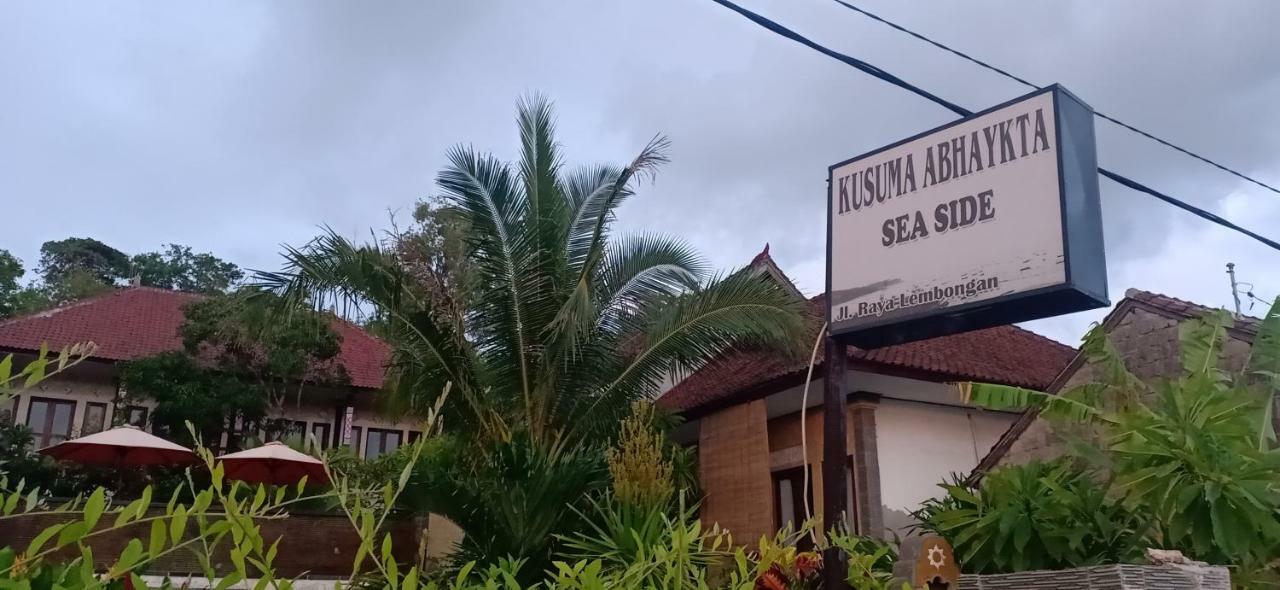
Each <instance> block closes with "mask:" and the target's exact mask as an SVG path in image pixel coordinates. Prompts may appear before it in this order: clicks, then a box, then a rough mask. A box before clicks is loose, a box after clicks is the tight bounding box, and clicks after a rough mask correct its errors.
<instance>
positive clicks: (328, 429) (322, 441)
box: [307, 422, 333, 449]
mask: <svg viewBox="0 0 1280 590" xmlns="http://www.w3.org/2000/svg"><path fill="white" fill-rule="evenodd" d="M317 428H319V429H322V430H323V432H324V434H323V436H322V435H320V434H317V433H316V429H317ZM307 434H308V435H309V436H310V435H314V436H315V437H316V443H318V444H319V445H320V448H321V449H327V448H329V447H331V446H333V440H332V438H333V425H332V424H329V423H328V422H312V423H311V427H310V428H308V429H307Z"/></svg>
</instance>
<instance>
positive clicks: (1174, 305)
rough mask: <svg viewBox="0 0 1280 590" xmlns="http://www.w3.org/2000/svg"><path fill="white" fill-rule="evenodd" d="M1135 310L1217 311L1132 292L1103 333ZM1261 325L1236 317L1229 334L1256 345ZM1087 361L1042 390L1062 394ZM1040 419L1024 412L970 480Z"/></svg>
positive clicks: (1077, 360)
mask: <svg viewBox="0 0 1280 590" xmlns="http://www.w3.org/2000/svg"><path fill="white" fill-rule="evenodd" d="M1135 309H1143V310H1146V311H1149V312H1152V313H1156V314H1159V315H1163V316H1165V317H1168V318H1171V319H1175V320H1178V321H1183V320H1189V319H1193V318H1197V317H1200V316H1203V315H1204V314H1206V313H1209V312H1211V311H1215V309H1214V308H1211V307H1208V306H1204V305H1200V304H1198V303H1193V302H1191V301H1186V300H1183V299H1178V298H1176V297H1170V296H1168V295H1164V294H1161V293H1153V292H1150V291H1143V290H1141V289H1129V290H1127V291H1125V292H1124V299H1121V300H1120V302H1119V303H1116V305H1115V307H1113V308H1112V309H1111V311H1110V312H1108V313H1107V316H1106V317H1105V318H1103V320H1102V323H1101V326H1102V330H1103V331H1104V332H1106V333H1108V334H1109V333H1110V332H1111V331H1112V330H1113V329H1115V327H1116V326H1118V325H1120V323H1121V322H1122V321H1123V320H1124V318H1125V317H1126V316H1128V315H1129V314H1131V313H1132V312H1133V311H1134V310H1135ZM1261 323H1262V320H1261V319H1260V318H1255V317H1251V316H1239V317H1236V318H1235V321H1234V323H1233V325H1232V327H1231V328H1230V330H1229V333H1230V335H1231V337H1233V338H1238V339H1240V340H1243V341H1245V342H1249V343H1252V342H1253V338H1254V336H1256V335H1257V333H1258V327H1259V326H1260V325H1261ZM1085 362H1086V358H1085V355H1084V352H1083V351H1079V352H1077V354H1076V355H1075V356H1074V357H1073V358H1072V359H1071V361H1070V363H1068V365H1067V367H1066V368H1065V369H1064V370H1063V371H1062V373H1061V374H1060V375H1058V377H1057V378H1055V379H1054V380H1053V382H1052V383H1050V384H1049V385H1048V386H1046V387H1043V388H1041V389H1042V390H1043V391H1047V392H1050V393H1055V394H1056V393H1057V392H1059V391H1061V390H1062V388H1063V387H1064V386H1066V384H1067V382H1068V381H1069V380H1070V379H1071V377H1072V376H1073V375H1075V373H1076V371H1078V370H1079V369H1080V368H1081V367H1083V366H1084V364H1085ZM1038 418H1039V412H1037V411H1035V410H1027V411H1024V412H1022V415H1021V416H1019V417H1018V420H1017V421H1015V422H1014V423H1013V424H1012V425H1010V426H1009V429H1008V430H1006V431H1005V433H1004V434H1003V435H1001V436H1000V439H999V440H998V441H996V444H994V445H992V447H991V449H990V450H989V451H987V454H986V455H985V456H984V457H983V458H982V460H981V461H979V462H978V465H977V467H974V469H973V472H972V473H970V474H969V478H968V479H969V481H970V482H973V481H977V479H978V478H980V477H981V476H982V475H983V474H985V473H986V472H987V471H990V470H991V469H994V468H995V467H996V466H997V465H999V463H1000V460H1001V459H1003V458H1004V456H1005V455H1006V454H1008V452H1009V450H1010V449H1012V448H1013V445H1014V443H1016V442H1017V441H1018V438H1019V437H1021V436H1022V433H1024V432H1026V431H1027V429H1028V428H1030V427H1031V425H1032V424H1033V423H1034V422H1035V421H1036V420H1037V419H1038Z"/></svg>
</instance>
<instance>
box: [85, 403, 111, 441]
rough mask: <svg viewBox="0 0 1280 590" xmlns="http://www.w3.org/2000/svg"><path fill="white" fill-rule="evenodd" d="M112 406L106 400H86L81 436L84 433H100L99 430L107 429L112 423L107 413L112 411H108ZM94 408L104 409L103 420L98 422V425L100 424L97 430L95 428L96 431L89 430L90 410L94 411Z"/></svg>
mask: <svg viewBox="0 0 1280 590" xmlns="http://www.w3.org/2000/svg"><path fill="white" fill-rule="evenodd" d="M110 407H111V405H110V404H108V403H106V402H85V404H84V418H83V419H81V420H80V436H84V435H87V434H96V433H99V432H102V431H104V430H106V429H107V428H108V427H109V426H110V424H111V423H110V421H108V420H107V414H109V413H110V412H108V410H109V409H110ZM94 408H101V409H102V421H101V422H99V423H98V425H97V426H98V429H97V430H95V431H93V432H89V430H88V428H89V412H90V411H92V410H93V409H94Z"/></svg>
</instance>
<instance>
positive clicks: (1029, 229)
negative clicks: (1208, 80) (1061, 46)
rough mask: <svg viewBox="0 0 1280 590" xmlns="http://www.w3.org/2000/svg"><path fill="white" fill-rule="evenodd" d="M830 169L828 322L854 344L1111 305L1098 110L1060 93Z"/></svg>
mask: <svg viewBox="0 0 1280 590" xmlns="http://www.w3.org/2000/svg"><path fill="white" fill-rule="evenodd" d="M829 173H830V176H829V184H828V190H827V203H828V212H827V220H828V228H827V232H828V236H827V283H828V284H827V293H828V294H830V296H829V297H828V314H829V315H828V320H829V321H830V326H831V333H832V334H833V335H834V336H836V337H837V338H838V339H840V340H841V341H843V342H845V343H847V344H853V345H857V346H862V347H867V348H870V347H876V346H884V345H889V344H897V343H901V342H908V341H912V340H919V339H922V338H930V337H934V336H942V335H945V334H952V333H957V332H963V331H967V330H974V329H978V328H984V327H989V326H993V325H1000V324H1008V323H1013V322H1021V321H1026V320H1032V319H1037V318H1042V317H1048V316H1053V315H1059V314H1063V313H1069V312H1074V311H1082V310H1086V309H1093V308H1097V307H1104V306H1106V305H1109V302H1108V300H1107V274H1106V265H1105V261H1104V257H1103V247H1102V214H1101V209H1100V207H1099V203H1098V170H1097V159H1096V156H1095V153H1094V135H1093V111H1092V109H1091V108H1090V107H1089V106H1088V105H1086V104H1085V103H1083V102H1081V101H1080V100H1079V99H1078V98H1076V97H1075V96H1073V95H1071V94H1070V93H1069V92H1067V91H1066V90H1065V89H1063V88H1062V87H1061V86H1057V85H1055V86H1051V87H1049V88H1046V89H1043V90H1039V91H1036V92H1033V93H1031V94H1028V95H1026V96H1023V97H1021V98H1017V99H1015V100H1012V101H1010V102H1008V103H1005V104H1002V105H999V106H996V107H993V108H991V109H988V110H986V111H983V112H981V113H977V114H975V115H972V116H970V117H966V118H964V119H961V120H959V121H956V122H954V123H950V124H947V125H944V126H942V127H938V128H937V129H933V130H931V131H926V132H925V133H922V134H920V135H917V136H915V137H911V138H909V139H905V140H902V141H900V142H898V143H895V144H893V145H890V146H888V147H883V148H880V149H877V150H875V151H872V152H870V153H867V154H864V155H861V156H858V157H856V158H851V159H849V160H846V161H844V162H840V163H839V164H836V165H834V166H831V168H830V170H829Z"/></svg>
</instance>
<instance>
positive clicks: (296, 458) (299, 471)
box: [218, 442, 329, 485]
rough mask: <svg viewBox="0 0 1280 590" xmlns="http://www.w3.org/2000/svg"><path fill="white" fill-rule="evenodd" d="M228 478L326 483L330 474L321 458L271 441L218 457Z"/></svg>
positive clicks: (268, 481) (255, 480)
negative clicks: (303, 479)
mask: <svg viewBox="0 0 1280 590" xmlns="http://www.w3.org/2000/svg"><path fill="white" fill-rule="evenodd" d="M218 460H219V461H222V469H223V474H224V475H226V477H227V479H238V480H240V481H247V482H251V483H266V484H273V485H284V484H294V483H298V482H299V481H301V480H302V478H303V476H306V478H307V481H311V482H318V483H324V482H327V481H329V476H328V475H326V474H325V472H324V463H322V462H321V461H320V460H319V459H316V458H315V457H312V456H310V455H306V454H303V453H299V452H298V451H295V450H293V449H291V448H289V447H288V446H286V445H285V444H283V443H279V442H269V443H267V444H265V445H262V446H260V447H258V448H255V449H249V450H247V451H240V452H238V453H229V454H226V455H223V456H221V457H218Z"/></svg>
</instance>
